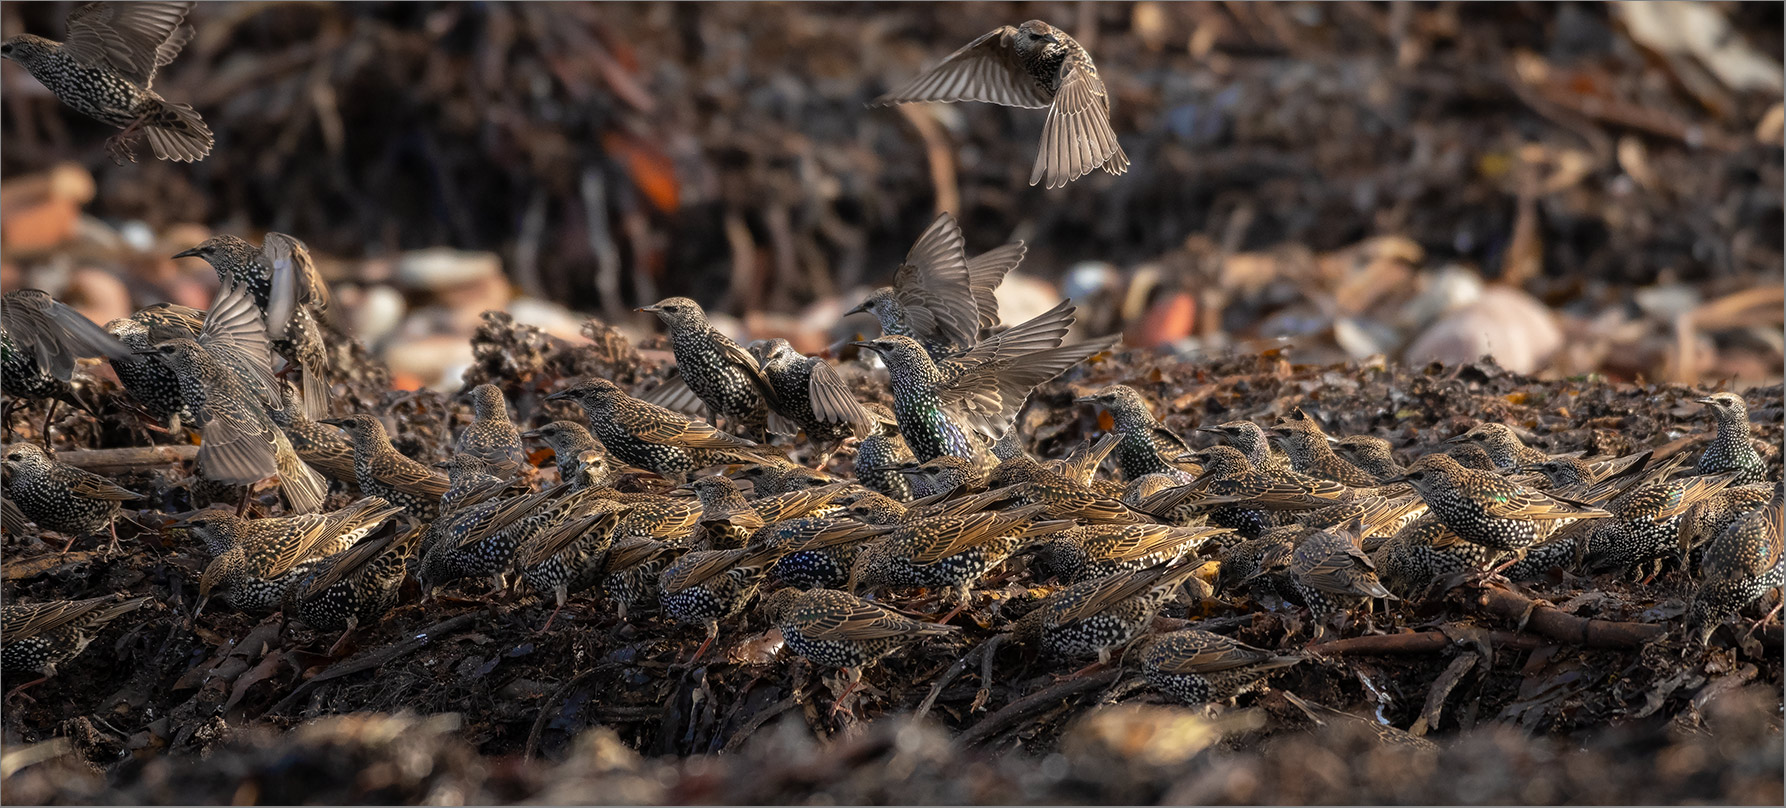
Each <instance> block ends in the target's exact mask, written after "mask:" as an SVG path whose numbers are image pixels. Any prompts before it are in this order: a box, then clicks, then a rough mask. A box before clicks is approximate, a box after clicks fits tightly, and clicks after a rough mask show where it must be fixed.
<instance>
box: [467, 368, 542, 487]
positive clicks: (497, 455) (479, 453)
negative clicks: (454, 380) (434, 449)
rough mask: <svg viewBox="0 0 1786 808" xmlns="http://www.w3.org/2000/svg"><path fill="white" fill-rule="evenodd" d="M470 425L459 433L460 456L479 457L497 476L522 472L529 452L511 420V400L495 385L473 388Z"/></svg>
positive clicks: (518, 430)
mask: <svg viewBox="0 0 1786 808" xmlns="http://www.w3.org/2000/svg"><path fill="white" fill-rule="evenodd" d="M470 396H471V408H472V416H471V424H470V425H468V426H466V427H465V429H464V431H461V432H460V433H459V441H458V443H457V444H456V446H455V447H454V452H455V453H456V454H458V455H466V456H470V457H474V458H477V459H478V460H480V461H482V462H483V463H484V465H485V466H487V467H488V468H489V469H490V471H491V472H492V473H494V474H496V475H498V476H502V477H513V476H514V475H516V474H517V473H519V472H520V471H521V466H522V464H523V463H525V462H526V455H525V454H524V453H523V452H522V451H521V430H520V429H519V428H517V427H516V426H515V422H514V421H511V420H509V408H508V402H507V401H505V400H503V397H502V390H501V389H500V388H498V387H497V386H496V385H494V384H480V385H478V386H476V387H473V388H471V393H470Z"/></svg>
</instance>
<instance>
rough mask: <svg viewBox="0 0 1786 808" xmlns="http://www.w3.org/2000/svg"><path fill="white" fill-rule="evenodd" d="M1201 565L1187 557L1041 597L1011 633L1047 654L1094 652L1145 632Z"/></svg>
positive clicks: (1105, 657)
mask: <svg viewBox="0 0 1786 808" xmlns="http://www.w3.org/2000/svg"><path fill="white" fill-rule="evenodd" d="M1198 566H1199V565H1198V564H1197V563H1196V562H1194V561H1191V560H1189V559H1187V560H1184V561H1180V562H1176V563H1171V564H1159V565H1156V566H1152V567H1147V568H1145V569H1140V570H1135V571H1132V572H1119V573H1116V574H1114V575H1106V576H1104V577H1102V578H1093V579H1091V580H1089V581H1083V582H1080V583H1077V584H1074V585H1072V586H1069V587H1067V588H1066V589H1063V590H1061V591H1059V592H1056V593H1054V594H1052V595H1049V596H1048V597H1046V598H1044V599H1043V600H1042V602H1041V603H1038V604H1036V605H1035V608H1033V609H1031V610H1029V611H1028V612H1025V613H1024V615H1023V616H1022V617H1020V618H1018V619H1017V621H1016V622H1015V623H1014V624H1012V626H1011V638H1012V639H1014V640H1016V641H1017V642H1019V643H1022V644H1024V645H1027V646H1030V647H1032V648H1035V649H1037V650H1038V651H1040V652H1042V653H1043V654H1045V655H1047V656H1054V657H1064V658H1067V659H1073V658H1080V657H1090V656H1095V657H1097V658H1098V661H1099V662H1108V661H1109V659H1110V650H1111V649H1112V648H1116V647H1119V646H1121V645H1123V644H1125V643H1127V642H1128V641H1129V640H1131V639H1133V638H1134V637H1135V636H1136V635H1138V634H1140V633H1141V632H1143V631H1145V630H1146V629H1147V627H1148V625H1150V624H1151V623H1152V622H1153V617H1154V614H1155V613H1157V612H1158V611H1159V609H1160V607H1161V606H1163V605H1165V604H1166V602H1167V601H1169V600H1171V599H1172V596H1173V594H1174V593H1176V592H1177V591H1178V587H1179V585H1180V584H1182V583H1184V580H1185V579H1186V578H1188V577H1189V576H1190V575H1191V574H1192V573H1194V572H1196V570H1197V567H1198Z"/></svg>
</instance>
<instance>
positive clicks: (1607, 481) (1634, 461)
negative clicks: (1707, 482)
mask: <svg viewBox="0 0 1786 808" xmlns="http://www.w3.org/2000/svg"><path fill="white" fill-rule="evenodd" d="M1653 454H1654V453H1653V452H1640V453H1638V454H1635V455H1630V456H1628V457H1620V458H1613V459H1610V460H1600V461H1591V460H1582V459H1581V458H1578V457H1570V456H1567V455H1558V456H1556V457H1546V458H1545V459H1543V460H1541V461H1539V462H1536V463H1526V464H1522V465H1519V466H1515V467H1514V469H1513V470H1514V471H1517V472H1521V473H1524V474H1533V473H1536V474H1541V475H1543V476H1544V480H1545V481H1546V482H1548V483H1549V484H1550V489H1549V490H1551V491H1553V492H1555V493H1558V494H1563V495H1566V496H1568V497H1569V498H1570V499H1579V500H1582V501H1585V502H1602V501H1605V500H1609V499H1612V498H1614V497H1616V496H1618V495H1620V494H1622V493H1624V492H1625V491H1626V490H1629V489H1630V488H1632V487H1635V486H1636V485H1639V484H1642V483H1645V482H1653V481H1657V480H1661V479H1665V478H1666V477H1668V476H1670V475H1672V474H1673V473H1674V472H1675V471H1676V470H1678V469H1679V468H1680V467H1681V464H1682V462H1683V461H1682V458H1681V456H1680V455H1675V456H1674V457H1673V458H1671V459H1670V460H1669V462H1668V463H1666V464H1662V465H1655V466H1652V465H1651V464H1650V462H1649V461H1650V458H1651V457H1652V455H1653ZM1615 481H1626V482H1624V483H1619V482H1615Z"/></svg>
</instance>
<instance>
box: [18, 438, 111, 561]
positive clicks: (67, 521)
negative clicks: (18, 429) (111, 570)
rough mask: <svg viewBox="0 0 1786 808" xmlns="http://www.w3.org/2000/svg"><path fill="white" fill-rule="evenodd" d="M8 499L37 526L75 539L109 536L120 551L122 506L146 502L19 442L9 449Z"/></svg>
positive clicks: (69, 539) (66, 545) (70, 539)
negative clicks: (136, 501) (120, 515)
mask: <svg viewBox="0 0 1786 808" xmlns="http://www.w3.org/2000/svg"><path fill="white" fill-rule="evenodd" d="M5 465H6V474H7V482H6V498H7V500H8V501H10V502H12V503H13V504H14V505H16V506H18V509H19V510H20V511H21V512H23V513H24V515H25V516H26V517H29V518H30V519H31V521H33V522H36V523H37V526H38V527H41V528H44V529H46V530H54V531H56V532H57V533H60V534H62V535H64V536H67V537H68V543H67V544H65V545H63V547H62V552H64V553H66V552H68V548H70V547H73V546H74V540H75V539H77V538H79V537H81V536H91V535H93V534H96V533H99V532H101V531H108V532H110V533H111V538H112V540H111V545H110V550H111V552H113V553H116V552H117V551H118V526H117V519H118V514H119V512H120V511H121V510H122V508H121V507H120V506H119V505H118V503H120V502H129V501H132V500H138V499H142V498H143V496H142V495H141V494H138V493H135V492H132V491H126V490H125V489H123V488H121V487H119V486H118V484H117V483H114V482H112V481H111V480H108V479H106V478H104V477H101V476H99V475H97V474H94V473H93V472H90V471H86V470H84V469H77V468H75V467H74V466H70V465H68V464H67V463H58V462H56V461H55V460H52V459H51V458H50V456H49V455H48V454H45V453H44V451H43V449H41V448H39V447H38V446H37V444H34V443H15V444H13V445H12V446H11V447H9V448H8V449H7V450H6V460H5Z"/></svg>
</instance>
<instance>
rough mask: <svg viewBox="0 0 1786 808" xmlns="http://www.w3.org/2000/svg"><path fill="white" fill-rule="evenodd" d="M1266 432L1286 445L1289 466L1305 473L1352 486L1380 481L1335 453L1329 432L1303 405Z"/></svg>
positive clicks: (1368, 485)
mask: <svg viewBox="0 0 1786 808" xmlns="http://www.w3.org/2000/svg"><path fill="white" fill-rule="evenodd" d="M1267 434H1269V435H1270V436H1271V437H1273V438H1275V439H1277V440H1278V441H1279V442H1280V443H1281V444H1282V445H1283V447H1284V455H1285V456H1286V457H1288V458H1289V459H1290V467H1291V468H1293V469H1295V470H1297V471H1299V472H1301V473H1303V474H1307V475H1309V476H1311V477H1319V478H1321V479H1323V480H1333V481H1334V482H1338V483H1342V484H1344V485H1349V486H1351V487H1353V488H1373V487H1375V486H1376V485H1377V478H1375V477H1372V476H1371V475H1369V474H1367V473H1365V471H1364V469H1361V468H1359V467H1357V466H1354V465H1352V463H1351V461H1349V460H1347V459H1345V458H1343V457H1340V456H1339V455H1337V454H1334V453H1333V446H1332V445H1331V444H1329V443H1328V441H1327V433H1325V432H1322V431H1321V425H1320V424H1317V423H1315V419H1313V418H1311V417H1309V415H1308V413H1305V412H1303V411H1302V410H1301V409H1300V408H1299V409H1296V410H1294V411H1292V412H1291V413H1290V415H1289V416H1287V417H1285V418H1282V419H1279V421H1278V422H1277V424H1275V425H1273V426H1272V428H1271V431H1270V432H1269V433H1267Z"/></svg>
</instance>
